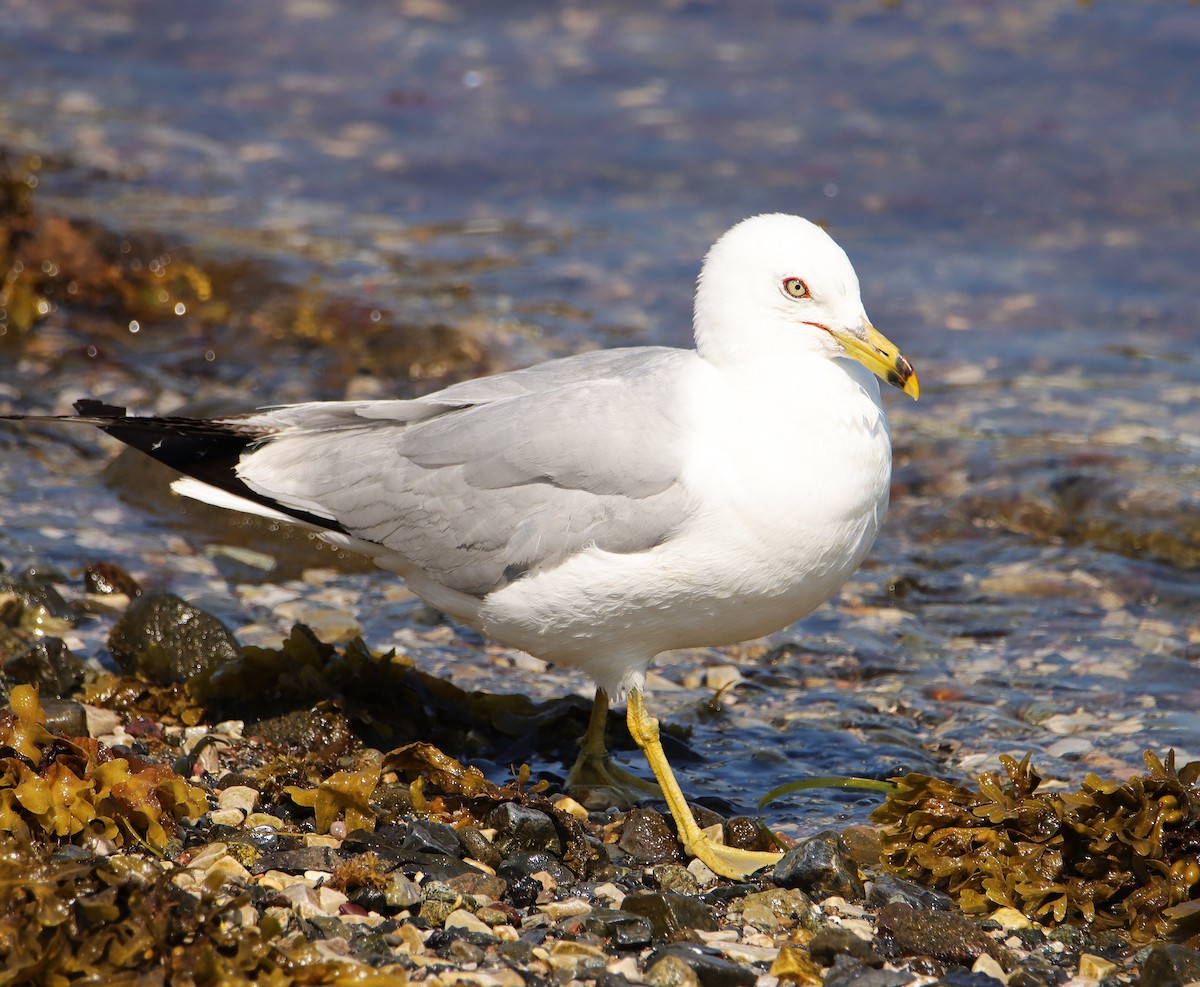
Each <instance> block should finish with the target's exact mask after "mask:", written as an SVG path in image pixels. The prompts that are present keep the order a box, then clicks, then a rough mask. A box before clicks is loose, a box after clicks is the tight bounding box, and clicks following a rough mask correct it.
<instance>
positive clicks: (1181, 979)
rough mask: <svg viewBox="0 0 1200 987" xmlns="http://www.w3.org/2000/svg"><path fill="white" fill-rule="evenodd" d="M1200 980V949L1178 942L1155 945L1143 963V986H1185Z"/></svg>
mask: <svg viewBox="0 0 1200 987" xmlns="http://www.w3.org/2000/svg"><path fill="white" fill-rule="evenodd" d="M1197 980H1200V951H1197V950H1195V949H1189V948H1188V947H1187V946H1181V945H1178V944H1176V943H1172V944H1170V945H1159V946H1154V947H1153V948H1152V949H1151V950H1150V952H1149V953H1148V954H1147V956H1146V960H1145V962H1144V963H1143V964H1142V979H1141V984H1142V987H1183V985H1184V984H1189V983H1192V982H1193V981H1197Z"/></svg>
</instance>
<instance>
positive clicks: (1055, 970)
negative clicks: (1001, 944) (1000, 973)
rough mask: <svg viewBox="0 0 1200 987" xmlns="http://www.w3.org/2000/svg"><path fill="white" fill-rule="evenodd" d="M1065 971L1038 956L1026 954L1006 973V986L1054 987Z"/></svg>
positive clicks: (1063, 977)
mask: <svg viewBox="0 0 1200 987" xmlns="http://www.w3.org/2000/svg"><path fill="white" fill-rule="evenodd" d="M1067 976H1068V975H1067V972H1066V971H1065V970H1063V969H1061V968H1060V967H1056V966H1055V965H1054V964H1053V963H1052V962H1050V961H1049V960H1047V959H1043V958H1042V957H1040V956H1027V957H1025V958H1024V959H1023V960H1021V962H1020V963H1018V964H1017V965H1016V966H1015V967H1013V969H1012V972H1011V973H1009V975H1008V987H1054V985H1055V984H1060V983H1062V982H1063V981H1064V980H1066V979H1067Z"/></svg>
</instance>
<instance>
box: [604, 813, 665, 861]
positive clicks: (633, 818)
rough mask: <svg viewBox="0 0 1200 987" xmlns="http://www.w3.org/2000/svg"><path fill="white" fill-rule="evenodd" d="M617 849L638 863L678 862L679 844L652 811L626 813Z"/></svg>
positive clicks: (662, 820) (660, 817)
mask: <svg viewBox="0 0 1200 987" xmlns="http://www.w3.org/2000/svg"><path fill="white" fill-rule="evenodd" d="M617 846H619V847H620V848H621V849H622V850H624V851H625V852H626V853H627V854H629V856H631V857H632V858H633V859H634V860H636V861H637V862H638V863H642V864H665V863H670V862H672V861H677V860H679V841H678V840H677V839H675V834H674V833H672V832H671V827H670V826H668V825H667V821H666V820H665V819H664V818H663V817H662V816H661V815H660V814H659V813H657V812H655V811H654V810H653V809H630V810H629V814H628V815H627V816H626V817H625V828H624V829H623V830H622V831H621V838H620V839H619V840H618V841H617Z"/></svg>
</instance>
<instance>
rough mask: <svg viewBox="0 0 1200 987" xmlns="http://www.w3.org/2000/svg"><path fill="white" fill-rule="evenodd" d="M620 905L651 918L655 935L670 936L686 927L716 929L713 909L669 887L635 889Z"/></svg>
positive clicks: (677, 933) (623, 908)
mask: <svg viewBox="0 0 1200 987" xmlns="http://www.w3.org/2000/svg"><path fill="white" fill-rule="evenodd" d="M621 909H622V910H623V911H626V912H632V913H633V914H634V915H641V916H643V917H644V918H646V919H648V920H649V921H650V927H651V929H652V930H653V931H654V938H655V939H658V940H671V939H675V938H677V937H678V935H679V933H680V932H681V931H683V930H685V929H701V930H703V931H705V932H712V931H715V930H716V928H717V922H716V919H715V918H714V917H713V913H712V912H711V911H710V910H709V909H708V908H706V907H705V906H704V905H703V904H702V903H701V902H700V901H698V900H697V899H696V898H693V897H690V896H688V895H682V894H675V893H674V892H671V891H659V892H654V891H638V892H635V893H633V894H629V895H626V896H625V900H624V901H622V902H621Z"/></svg>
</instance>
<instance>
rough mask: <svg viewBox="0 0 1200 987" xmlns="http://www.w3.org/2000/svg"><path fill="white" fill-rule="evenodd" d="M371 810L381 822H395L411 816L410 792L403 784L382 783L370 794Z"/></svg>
mask: <svg viewBox="0 0 1200 987" xmlns="http://www.w3.org/2000/svg"><path fill="white" fill-rule="evenodd" d="M370 805H371V809H372V810H373V811H374V812H375V815H376V816H377V817H378V818H380V819H383V820H388V821H395V820H398V819H403V818H404V817H405V816H408V815H411V814H412V811H413V800H412V791H411V790H410V789H409V787H408V785H405V784H400V783H397V784H388V783H386V782H385V783H383V784H381V785H378V786H376V788H375V791H373V792H372V793H371V799H370Z"/></svg>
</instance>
